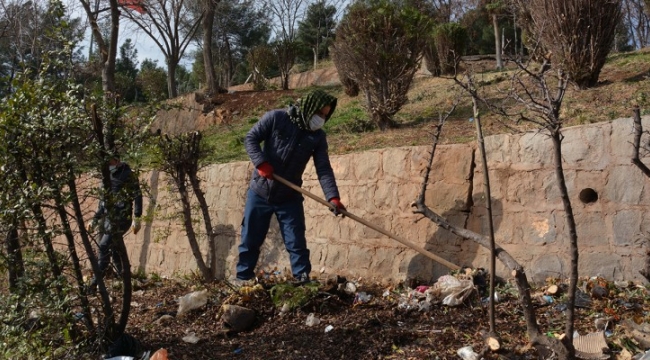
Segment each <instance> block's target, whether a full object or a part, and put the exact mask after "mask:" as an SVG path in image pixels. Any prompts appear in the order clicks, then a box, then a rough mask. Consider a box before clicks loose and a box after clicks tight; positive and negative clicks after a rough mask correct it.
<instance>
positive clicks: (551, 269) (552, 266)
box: [522, 254, 569, 285]
mask: <svg viewBox="0 0 650 360" xmlns="http://www.w3.org/2000/svg"><path fill="white" fill-rule="evenodd" d="M522 264H524V269H525V271H526V273H527V274H528V280H529V281H530V282H532V283H533V284H537V285H541V284H543V283H544V282H545V281H546V278H549V277H552V278H568V276H569V273H568V271H569V263H567V262H566V261H565V260H564V259H563V258H561V257H560V256H558V255H557V254H542V255H539V256H537V257H536V258H535V259H534V260H533V261H532V262H531V263H530V266H526V265H525V263H522Z"/></svg>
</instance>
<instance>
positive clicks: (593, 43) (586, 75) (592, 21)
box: [512, 0, 621, 88]
mask: <svg viewBox="0 0 650 360" xmlns="http://www.w3.org/2000/svg"><path fill="white" fill-rule="evenodd" d="M512 2H513V5H514V6H515V9H516V10H517V11H518V12H519V14H520V15H519V16H518V17H517V18H518V19H519V20H520V25H521V26H522V27H523V28H524V29H525V30H526V31H527V32H528V34H530V36H529V38H530V39H532V40H533V41H539V43H540V44H541V46H542V48H541V50H542V52H543V53H544V54H549V55H550V57H551V58H552V60H553V63H554V64H555V65H560V66H561V67H562V69H564V71H565V72H566V73H567V74H568V76H569V77H570V78H571V81H573V82H575V83H576V84H577V85H578V86H579V87H580V88H587V87H592V86H595V85H596V84H597V83H598V76H599V75H600V71H601V69H602V67H603V65H605V61H606V60H607V54H609V52H610V51H611V50H612V45H613V43H614V36H615V33H616V27H617V25H618V23H619V21H620V19H621V3H620V0H568V1H565V0H512ZM531 45H534V44H531Z"/></svg>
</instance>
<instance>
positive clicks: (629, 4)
mask: <svg viewBox="0 0 650 360" xmlns="http://www.w3.org/2000/svg"><path fill="white" fill-rule="evenodd" d="M621 2H622V7H623V9H622V10H623V19H624V21H625V25H626V27H627V28H628V29H629V31H630V35H632V36H631V41H632V46H633V47H634V49H641V48H644V47H646V46H647V45H648V44H649V43H650V17H649V13H650V11H648V2H647V1H645V0H621Z"/></svg>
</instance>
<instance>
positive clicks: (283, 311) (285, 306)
mask: <svg viewBox="0 0 650 360" xmlns="http://www.w3.org/2000/svg"><path fill="white" fill-rule="evenodd" d="M289 310H291V306H290V305H289V304H288V303H284V304H283V305H282V308H281V309H280V313H281V314H286V313H288V312H289Z"/></svg>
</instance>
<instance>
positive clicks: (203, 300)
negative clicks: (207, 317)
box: [176, 290, 208, 316]
mask: <svg viewBox="0 0 650 360" xmlns="http://www.w3.org/2000/svg"><path fill="white" fill-rule="evenodd" d="M207 303H208V290H201V291H195V292H193V293H189V294H187V295H185V296H182V297H180V298H178V311H177V312H176V316H181V315H183V314H185V313H186V312H188V311H191V310H194V309H198V308H200V307H201V306H204V305H205V304H207Z"/></svg>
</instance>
